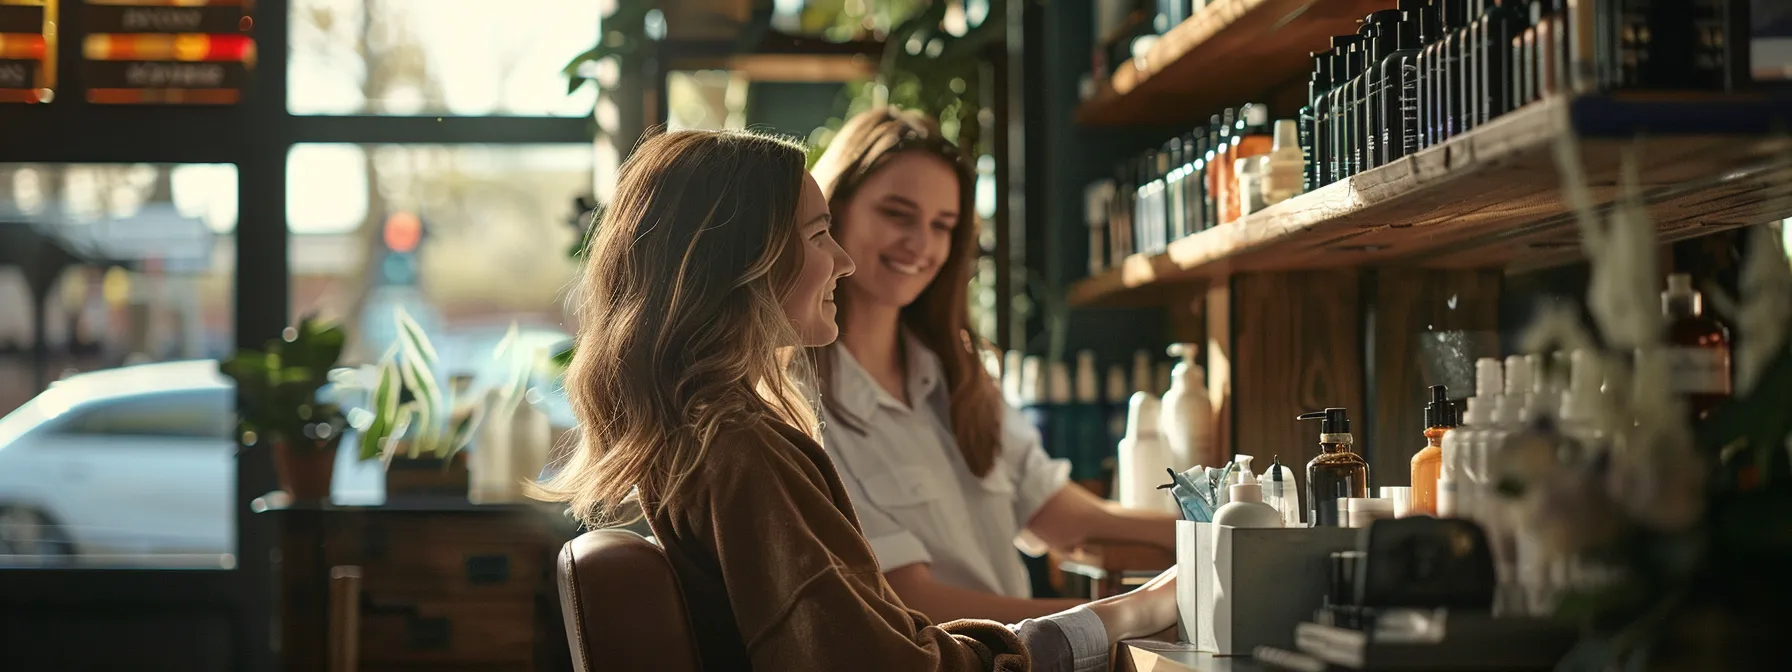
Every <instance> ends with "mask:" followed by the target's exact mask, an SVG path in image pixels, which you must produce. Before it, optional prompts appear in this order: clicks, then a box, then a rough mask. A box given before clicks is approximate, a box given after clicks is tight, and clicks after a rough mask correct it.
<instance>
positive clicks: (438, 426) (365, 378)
mask: <svg viewBox="0 0 1792 672" xmlns="http://www.w3.org/2000/svg"><path fill="white" fill-rule="evenodd" d="M393 321H394V323H395V324H396V325H397V327H398V342H397V343H396V344H394V345H393V346H392V347H391V348H389V349H387V350H386V352H385V354H384V355H382V356H381V357H380V360H379V362H378V363H376V364H374V365H372V366H365V367H359V368H344V369H337V370H336V371H334V372H332V373H331V380H332V381H333V382H335V383H336V384H338V385H339V386H341V388H342V389H343V390H344V391H345V392H347V393H349V394H351V395H357V396H359V399H358V400H357V401H358V403H357V407H356V408H355V409H354V410H353V411H351V412H350V413H349V414H348V419H349V424H350V426H352V427H354V428H355V430H356V431H358V432H360V436H359V438H358V442H359V447H360V455H361V459H363V460H371V459H376V458H377V459H380V460H381V461H383V462H385V463H387V464H390V463H391V461H392V460H393V459H394V458H396V457H398V456H400V455H401V454H402V455H403V456H404V457H406V458H409V459H416V458H419V457H424V456H429V457H434V458H439V459H443V460H446V459H448V458H450V457H453V456H454V454H455V453H457V452H459V451H461V450H462V449H464V448H466V447H467V445H468V444H469V443H471V442H472V440H473V434H474V432H476V431H477V430H478V428H479V423H480V421H481V420H482V419H483V418H484V415H485V414H486V413H487V412H490V411H491V410H492V409H493V408H508V407H510V406H512V405H514V404H515V403H517V402H518V401H519V400H520V399H522V396H523V391H524V390H525V389H526V387H527V385H528V380H529V372H530V370H531V366H532V363H533V358H532V357H531V356H529V355H528V353H523V352H522V349H521V348H520V347H519V346H517V345H516V343H517V341H518V335H517V326H516V325H515V324H512V325H511V326H510V331H509V332H508V333H507V334H506V335H505V337H504V339H503V341H501V342H500V343H499V345H498V346H497V348H495V350H494V352H493V356H494V357H508V358H509V361H510V362H511V366H510V379H509V380H508V381H507V382H506V383H505V385H504V386H503V387H502V388H501V390H500V393H499V395H498V396H497V397H496V398H495V399H494V400H492V401H493V403H492V404H491V407H490V408H488V407H487V406H486V404H484V403H474V402H473V401H472V400H471V399H469V398H465V397H466V396H468V395H464V394H463V393H462V392H458V391H456V390H453V389H444V386H443V385H442V378H443V376H442V374H441V372H440V371H439V364H440V362H439V360H438V358H437V355H436V350H435V347H434V346H433V345H432V344H431V343H430V340H429V335H428V334H426V333H424V331H423V328H422V327H421V326H419V325H418V324H417V321H416V320H415V319H413V318H412V317H411V315H410V313H408V312H406V311H405V310H404V309H403V308H399V309H398V310H397V311H395V312H394V314H393Z"/></svg>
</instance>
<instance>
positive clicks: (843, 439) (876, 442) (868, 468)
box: [822, 331, 1070, 598]
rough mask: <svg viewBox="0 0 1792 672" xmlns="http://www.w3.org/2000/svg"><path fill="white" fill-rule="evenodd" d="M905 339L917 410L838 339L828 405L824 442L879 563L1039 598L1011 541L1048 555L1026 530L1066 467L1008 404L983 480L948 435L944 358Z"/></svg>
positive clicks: (956, 583)
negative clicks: (925, 568)
mask: <svg viewBox="0 0 1792 672" xmlns="http://www.w3.org/2000/svg"><path fill="white" fill-rule="evenodd" d="M902 347H904V348H905V349H906V352H907V354H908V380H907V383H906V384H907V389H908V398H909V399H910V400H911V401H913V402H914V404H915V405H914V407H912V408H911V407H909V406H908V405H907V404H904V403H902V402H901V401H898V400H897V399H896V398H894V397H893V396H891V395H890V394H889V393H888V392H886V391H885V390H884V389H883V387H882V386H881V385H878V383H877V381H875V380H873V379H872V378H871V374H870V373H868V372H866V371H865V369H864V367H862V366H860V365H859V362H858V360H857V359H854V358H853V356H852V353H851V352H849V351H847V349H846V348H845V346H842V345H838V344H836V345H834V346H833V352H834V353H835V354H836V355H837V360H836V366H835V367H834V379H833V381H831V382H832V383H833V384H832V386H831V389H832V391H833V392H832V394H833V398H832V399H830V400H829V401H830V404H828V406H830V407H831V408H830V409H828V411H827V412H824V414H823V420H824V424H823V426H822V445H823V447H825V448H826V449H827V452H828V456H829V457H830V458H831V459H833V460H834V466H835V468H836V469H837V470H839V472H840V480H841V482H842V483H844V484H845V486H846V491H847V494H848V496H849V497H850V498H851V499H852V504H853V508H854V509H855V510H856V511H857V513H858V515H859V522H860V524H861V525H862V526H863V527H864V532H865V538H866V539H868V540H869V541H870V542H871V549H872V551H873V552H875V553H876V555H877V561H878V564H879V565H880V566H881V568H882V569H883V571H885V572H888V571H890V570H893V569H896V568H898V567H904V566H907V565H911V564H914V563H918V562H920V563H928V564H930V565H932V573H933V576H934V578H935V579H937V580H939V581H940V582H942V583H945V584H947V585H952V586H957V587H960V588H967V589H972V590H981V591H985V592H991V593H996V594H1000V595H1006V596H1009V597H1019V598H1027V597H1032V589H1031V586H1030V584H1029V582H1028V579H1027V570H1026V566H1025V565H1024V564H1022V563H1021V560H1020V557H1019V555H1018V554H1016V553H1015V549H1016V548H1021V549H1022V550H1025V551H1027V552H1029V553H1031V554H1034V555H1037V554H1039V553H1042V552H1044V549H1043V548H1040V547H1039V544H1037V542H1032V543H1028V542H1026V541H1023V539H1022V537H1023V534H1022V528H1023V527H1024V526H1025V525H1026V523H1027V522H1028V521H1030V520H1032V518H1033V514H1034V513H1036V512H1038V511H1039V508H1040V507H1041V506H1043V505H1044V504H1045V502H1046V501H1047V500H1049V499H1051V497H1052V496H1053V495H1055V494H1057V492H1058V491H1059V490H1060V489H1062V488H1063V487H1064V484H1065V483H1067V482H1068V481H1069V476H1070V464H1069V463H1068V462H1066V461H1064V460H1053V459H1051V458H1050V457H1047V456H1046V454H1045V450H1044V447H1043V446H1042V445H1041V443H1040V439H1039V432H1038V431H1037V430H1035V429H1034V428H1033V425H1032V423H1030V422H1028V421H1027V419H1026V418H1025V417H1024V416H1022V415H1021V414H1020V412H1018V411H1016V410H1015V409H1013V408H1009V407H1008V406H1007V405H1006V404H1004V405H1003V410H1004V413H1003V416H1002V443H1001V454H1000V455H999V456H998V458H997V460H996V463H995V465H994V467H993V468H992V469H990V472H989V474H988V475H987V476H985V477H983V478H981V479H979V478H977V477H976V476H975V475H973V474H972V473H971V471H970V468H969V467H968V466H966V464H965V461H964V457H963V455H961V454H960V453H959V451H958V442H957V440H956V439H955V438H954V437H953V434H952V429H951V417H952V414H951V411H950V408H951V400H950V398H949V397H948V390H947V389H946V386H945V385H943V384H942V383H943V381H944V378H945V376H944V370H943V369H942V368H941V366H940V360H939V357H937V356H935V355H934V354H933V352H932V351H930V350H928V349H927V347H926V346H924V345H922V344H921V343H920V341H918V340H916V339H915V338H913V337H912V336H910V335H909V334H908V333H907V331H904V332H903V334H902Z"/></svg>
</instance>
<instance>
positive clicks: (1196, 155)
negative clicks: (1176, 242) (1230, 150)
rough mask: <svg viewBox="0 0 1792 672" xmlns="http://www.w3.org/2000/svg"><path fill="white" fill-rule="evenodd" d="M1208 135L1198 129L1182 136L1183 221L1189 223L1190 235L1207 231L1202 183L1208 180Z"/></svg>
mask: <svg viewBox="0 0 1792 672" xmlns="http://www.w3.org/2000/svg"><path fill="white" fill-rule="evenodd" d="M1206 145H1207V133H1206V132H1205V131H1201V130H1199V129H1196V130H1195V132H1193V133H1189V134H1187V135H1184V136H1182V160H1183V166H1184V168H1183V175H1182V210H1183V216H1182V217H1183V221H1185V222H1187V225H1188V233H1190V234H1194V233H1199V232H1201V231H1203V230H1206V229H1207V218H1206V213H1207V209H1206V206H1205V201H1204V199H1205V198H1206V193H1207V190H1206V189H1205V188H1204V187H1203V185H1202V181H1203V180H1205V179H1206V178H1207V170H1206V168H1207V160H1206V157H1205V156H1203V155H1204V154H1206V153H1207V147H1206Z"/></svg>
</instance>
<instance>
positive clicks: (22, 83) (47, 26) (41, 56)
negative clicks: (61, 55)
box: [0, 0, 57, 103]
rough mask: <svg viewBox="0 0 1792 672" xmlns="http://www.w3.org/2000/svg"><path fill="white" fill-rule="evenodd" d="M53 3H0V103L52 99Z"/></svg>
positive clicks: (32, 0) (31, 0)
mask: <svg viewBox="0 0 1792 672" xmlns="http://www.w3.org/2000/svg"><path fill="white" fill-rule="evenodd" d="M56 2H57V0H0V103H47V102H50V99H51V98H52V97H54V95H55V89H56Z"/></svg>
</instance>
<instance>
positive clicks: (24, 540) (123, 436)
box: [0, 329, 571, 567]
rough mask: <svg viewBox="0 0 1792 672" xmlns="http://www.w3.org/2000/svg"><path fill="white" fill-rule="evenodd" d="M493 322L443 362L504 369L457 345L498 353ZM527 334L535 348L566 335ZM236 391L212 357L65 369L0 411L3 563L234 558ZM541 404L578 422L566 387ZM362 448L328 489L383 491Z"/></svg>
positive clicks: (450, 347) (342, 493) (447, 341)
mask: <svg viewBox="0 0 1792 672" xmlns="http://www.w3.org/2000/svg"><path fill="white" fill-rule="evenodd" d="M486 331H488V330H483V329H481V330H474V332H473V333H465V332H462V333H455V334H450V335H445V337H444V339H443V341H444V343H443V344H442V345H443V346H444V347H443V348H442V350H443V352H441V354H442V355H443V356H442V361H444V362H455V363H456V364H458V365H462V366H457V367H456V368H466V369H469V370H470V371H472V372H474V373H475V377H476V378H480V379H483V378H487V377H489V376H496V375H497V374H494V373H490V372H488V371H486V370H485V369H487V368H488V367H487V366H486V365H485V363H484V362H483V361H478V360H476V359H475V356H474V355H471V354H465V355H463V354H461V353H462V352H467V353H481V352H482V353H487V354H489V353H490V347H489V346H486V347H483V348H481V347H480V346H481V345H485V344H484V343H483V342H484V341H488V340H489V341H491V343H492V344H495V343H496V341H497V339H499V338H501V337H502V336H503V331H502V330H497V331H492V332H491V333H489V334H488V333H485V332H486ZM523 336H524V340H525V341H528V342H529V343H530V344H531V345H538V344H546V345H552V344H555V343H560V342H563V341H564V340H565V339H566V336H565V334H564V333H557V332H550V331H548V330H527V331H525V332H523ZM468 364H470V366H466V365H468ZM481 382H483V381H481ZM233 395H234V389H233V387H232V383H231V381H230V379H228V378H226V377H224V376H223V374H221V373H219V371H218V362H217V361H216V360H194V361H179V362H163V363H156V364H142V365H135V366H126V367H120V368H115V369H104V370H99V371H93V372H90V373H81V374H76V375H73V376H70V377H68V378H65V379H63V380H59V381H57V382H55V383H52V384H51V385H50V388H49V389H47V390H45V391H44V392H43V393H41V394H39V395H38V396H36V397H34V398H32V399H31V401H28V402H26V403H25V404H24V405H23V406H20V407H19V408H17V409H15V410H14V411H13V412H12V413H10V414H8V415H6V416H5V417H4V418H0V564H18V563H34V564H35V563H42V562H44V561H46V560H52V561H53V560H57V559H70V558H76V557H78V558H79V560H80V562H82V563H84V564H151V565H154V566H158V567H164V566H188V565H191V566H205V567H217V566H220V565H222V566H225V567H229V566H231V565H233V564H234V560H233V554H234V553H235V550H236V539H235V537H236V524H235V519H234V517H233V515H232V511H233V507H232V506H231V499H232V492H233V490H234V488H235V483H236V460H235V457H236V449H237V446H236V441H235V439H234V438H233V432H234V431H235V414H234V411H233V404H234V399H233ZM539 401H540V406H541V407H542V408H543V409H544V410H545V411H546V412H547V413H548V414H549V417H550V419H552V420H553V421H554V423H555V424H556V425H558V426H568V425H569V424H570V422H569V420H570V415H571V414H570V409H569V408H568V407H567V406H566V401H565V398H564V395H563V394H560V393H559V390H558V389H557V388H555V389H553V390H552V393H550V394H549V395H547V398H545V399H540V400H539ZM355 445H356V444H355V441H354V436H353V435H352V430H351V432H350V434H349V435H346V436H344V438H343V441H342V448H341V449H340V450H338V451H337V455H336V472H335V476H334V479H333V481H332V484H331V500H332V501H333V502H334V503H336V504H338V505H375V504H379V503H381V502H384V501H385V478H384V474H383V473H382V472H381V469H380V465H379V462H378V461H369V462H363V461H360V460H359V459H357V457H358V456H357V455H356V454H355V449H354V446H355Z"/></svg>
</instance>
